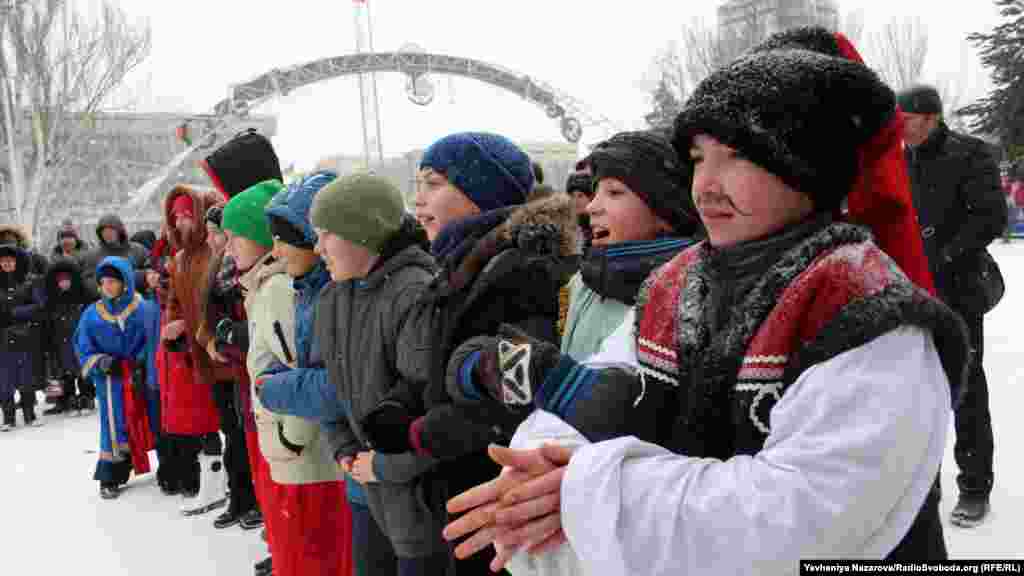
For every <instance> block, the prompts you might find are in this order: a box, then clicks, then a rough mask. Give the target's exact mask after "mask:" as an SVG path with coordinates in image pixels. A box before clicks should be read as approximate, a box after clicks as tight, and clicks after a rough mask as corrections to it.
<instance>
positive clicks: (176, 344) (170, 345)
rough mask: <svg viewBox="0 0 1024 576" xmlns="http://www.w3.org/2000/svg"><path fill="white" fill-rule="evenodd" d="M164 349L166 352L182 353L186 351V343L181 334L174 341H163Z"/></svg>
mask: <svg viewBox="0 0 1024 576" xmlns="http://www.w3.org/2000/svg"><path fill="white" fill-rule="evenodd" d="M164 348H165V349H166V350H167V351H168V352H184V351H186V350H188V341H187V340H185V335H184V334H182V335H181V336H178V337H177V338H175V339H174V340H164Z"/></svg>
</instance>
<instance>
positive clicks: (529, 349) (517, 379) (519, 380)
mask: <svg viewBox="0 0 1024 576" xmlns="http://www.w3.org/2000/svg"><path fill="white" fill-rule="evenodd" d="M474 352H479V354H480V357H479V359H478V360H477V362H476V364H475V365H474V366H473V382H474V383H475V384H476V387H477V389H478V390H479V391H481V392H482V393H486V394H487V395H488V396H489V397H490V398H491V399H493V400H495V401H497V402H499V403H501V404H502V405H504V406H505V408H507V409H509V410H513V411H530V410H532V409H533V396H534V392H536V391H537V389H538V388H540V385H541V384H543V383H544V379H545V377H547V374H548V372H549V371H551V370H552V369H553V368H554V367H555V366H556V365H557V364H558V361H559V360H560V359H561V352H560V351H559V350H558V348H557V347H556V346H554V345H553V344H551V343H549V342H545V341H543V340H537V339H536V338H533V337H531V336H530V335H528V334H526V333H525V332H523V331H521V330H519V329H518V328H516V327H514V326H511V325H509V324H502V325H501V327H500V328H499V329H498V336H478V337H476V338H471V339H470V340H468V341H466V343H464V344H462V345H461V346H459V347H458V349H456V351H455V353H454V354H453V355H452V360H451V362H450V363H449V367H448V378H447V380H448V390H449V392H450V393H451V395H452V397H453V398H456V399H457V400H458V399H459V398H466V396H465V394H464V393H462V392H461V390H459V389H460V388H461V386H460V385H459V384H460V383H459V382H458V378H459V372H461V367H462V364H463V362H465V360H466V359H467V358H468V357H469V356H470V355H472V354H473V353H474Z"/></svg>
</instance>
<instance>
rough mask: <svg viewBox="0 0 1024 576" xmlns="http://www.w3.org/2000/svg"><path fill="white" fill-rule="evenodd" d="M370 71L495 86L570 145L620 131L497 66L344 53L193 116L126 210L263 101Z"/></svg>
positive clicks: (278, 74) (243, 88)
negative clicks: (181, 141)
mask: <svg viewBox="0 0 1024 576" xmlns="http://www.w3.org/2000/svg"><path fill="white" fill-rule="evenodd" d="M371 72H399V73H402V74H406V75H407V76H410V77H411V78H413V79H416V78H418V77H419V76H421V75H424V74H448V75H454V76H462V77H466V78H472V79H474V80H479V81H481V82H485V83H487V84H491V85H493V86H497V87H499V88H502V89H505V90H508V91H509V92H513V93H515V94H518V95H520V96H521V97H522V98H523V99H524V100H527V101H529V102H530V103H532V104H534V105H536V106H538V107H539V108H541V109H542V110H544V112H545V113H546V114H547V115H548V117H549V118H551V119H553V120H556V121H557V122H558V125H559V129H560V131H561V133H562V136H563V137H564V138H565V139H566V140H567V141H569V142H572V143H578V142H579V141H580V138H581V137H582V135H583V130H584V129H585V128H590V127H599V128H602V129H603V130H605V131H609V132H617V131H621V128H619V126H618V125H616V123H614V122H612V121H611V120H609V119H608V118H606V117H604V116H602V115H600V114H598V113H596V112H594V111H592V110H591V109H590V108H588V107H587V106H586V104H584V103H583V102H582V101H580V100H577V99H576V98H573V97H572V96H570V95H569V94H566V93H565V92H562V91H560V90H558V89H556V88H554V87H553V86H551V85H549V84H547V83H545V82H543V81H540V80H537V79H535V78H531V77H529V76H527V75H524V74H520V73H518V72H515V71H512V70H509V69H507V68H504V67H501V66H498V65H496V64H490V63H487V62H483V61H480V60H474V59H472V58H463V57H460V56H447V55H443V54H429V53H422V52H416V53H413V52H375V53H362V54H346V55H343V56H335V57H330V58H322V59H320V60H314V61H312V62H307V63H305V64H299V65H296V66H293V67H290V68H275V69H272V70H269V71H268V72H266V73H264V74H261V75H260V76H258V77H256V78H254V79H252V80H249V81H248V82H244V83H241V84H236V85H234V86H232V87H231V89H230V93H229V95H228V97H227V98H225V99H224V100H221V101H220V102H218V103H217V104H216V105H215V106H214V108H213V110H214V112H213V114H211V115H206V116H200V117H197V118H195V120H194V121H192V122H191V123H190V129H191V130H193V131H195V132H198V134H196V135H195V140H194V143H193V144H192V145H191V146H190V147H189V148H188V149H186V150H185V151H184V152H182V153H181V154H179V155H178V156H176V157H175V158H174V159H173V160H172V161H171V162H170V163H169V164H168V165H167V166H165V167H164V169H163V170H161V171H160V173H159V174H157V175H155V176H154V177H153V178H152V179H150V180H149V181H148V182H146V184H144V185H143V186H142V187H141V188H139V190H138V191H137V192H136V193H135V196H134V198H133V200H132V201H131V203H130V206H131V207H133V208H135V209H140V210H141V209H143V208H144V207H145V206H146V205H147V204H148V203H149V201H150V200H151V199H152V198H153V197H154V196H158V197H159V196H161V195H162V194H163V193H164V192H165V191H166V190H165V187H166V186H167V185H168V182H169V181H170V180H171V177H172V176H173V175H174V174H175V173H176V171H177V170H178V168H179V167H181V166H182V165H184V164H185V163H187V162H193V161H195V160H196V159H198V158H199V157H200V155H202V154H203V153H204V152H206V151H208V150H210V149H212V148H214V147H215V146H217V145H219V144H221V143H223V142H224V141H226V140H227V139H228V138H230V137H231V136H232V135H234V133H235V132H236V131H237V127H238V126H239V124H241V123H243V122H244V119H245V118H246V117H247V116H248V115H249V112H250V111H252V110H254V109H255V108H256V107H258V106H259V105H261V104H263V103H264V102H266V101H268V100H270V99H272V98H276V97H278V96H284V95H286V94H288V93H289V92H291V91H293V90H295V89H297V88H301V87H303V86H308V85H310V84H315V83H317V82H323V81H326V80H331V79H334V78H338V77H341V76H349V75H355V74H366V73H371Z"/></svg>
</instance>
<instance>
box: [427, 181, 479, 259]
mask: <svg viewBox="0 0 1024 576" xmlns="http://www.w3.org/2000/svg"><path fill="white" fill-rule="evenodd" d="M415 211H416V219H417V220H419V223H420V225H421V226H423V229H424V230H425V231H426V233H427V239H428V240H430V241H431V242H433V241H434V239H435V238H437V235H438V234H440V233H441V229H443V228H444V227H445V226H446V225H447V224H449V223H450V222H455V221H457V220H462V219H463V218H468V217H469V216H473V215H475V214H479V213H480V208H479V207H477V205H476V204H474V203H473V201H472V200H470V199H469V197H468V196H466V195H465V194H463V193H462V191H461V190H459V189H458V188H456V187H455V186H453V185H452V183H451V182H449V181H448V178H447V177H445V175H444V174H441V173H440V172H435V171H433V170H431V169H429V168H426V169H424V170H420V173H419V177H418V178H417V179H416V207H415Z"/></svg>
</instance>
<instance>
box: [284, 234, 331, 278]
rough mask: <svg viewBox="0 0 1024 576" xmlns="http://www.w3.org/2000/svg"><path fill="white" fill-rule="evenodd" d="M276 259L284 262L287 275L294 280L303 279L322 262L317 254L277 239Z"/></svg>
mask: <svg viewBox="0 0 1024 576" xmlns="http://www.w3.org/2000/svg"><path fill="white" fill-rule="evenodd" d="M274 258H277V259H278V260H283V261H284V263H285V269H284V270H285V273H286V274H288V275H289V276H291V277H292V278H302V277H303V276H305V275H306V273H307V272H309V271H310V270H312V269H313V268H315V267H316V265H317V262H319V261H320V257H319V256H317V255H316V252H314V251H312V250H306V249H303V248H297V247H295V246H292V245H291V244H288V243H287V242H281V241H280V240H276V239H275V240H274Z"/></svg>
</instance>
